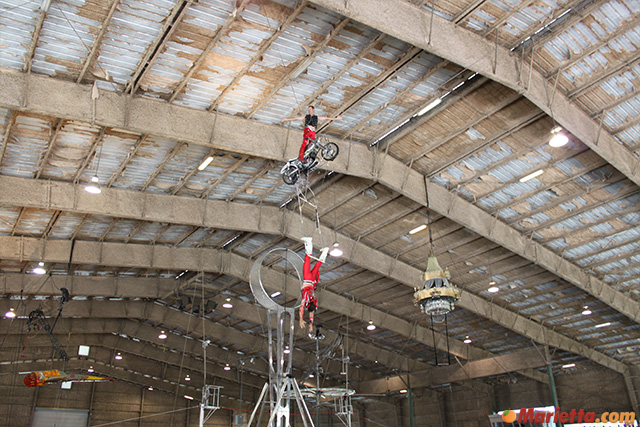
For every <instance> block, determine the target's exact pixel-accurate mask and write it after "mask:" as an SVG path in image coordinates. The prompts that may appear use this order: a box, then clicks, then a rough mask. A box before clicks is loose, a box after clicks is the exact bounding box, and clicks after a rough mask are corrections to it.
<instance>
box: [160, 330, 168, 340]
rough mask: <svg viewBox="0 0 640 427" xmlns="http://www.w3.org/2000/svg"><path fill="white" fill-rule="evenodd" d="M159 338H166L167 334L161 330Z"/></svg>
mask: <svg viewBox="0 0 640 427" xmlns="http://www.w3.org/2000/svg"><path fill="white" fill-rule="evenodd" d="M158 338H159V339H161V340H166V339H167V334H165V333H164V331H160V335H158Z"/></svg>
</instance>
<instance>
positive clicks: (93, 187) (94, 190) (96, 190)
mask: <svg viewBox="0 0 640 427" xmlns="http://www.w3.org/2000/svg"><path fill="white" fill-rule="evenodd" d="M91 182H92V183H91V184H88V185H86V186H85V187H84V191H86V192H87V193H91V194H100V193H102V190H101V189H100V187H99V186H98V182H99V179H98V175H94V176H92V177H91Z"/></svg>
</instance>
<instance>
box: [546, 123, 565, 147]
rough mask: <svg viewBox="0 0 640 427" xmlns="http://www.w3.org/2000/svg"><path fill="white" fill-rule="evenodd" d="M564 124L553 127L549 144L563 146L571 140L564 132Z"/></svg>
mask: <svg viewBox="0 0 640 427" xmlns="http://www.w3.org/2000/svg"><path fill="white" fill-rule="evenodd" d="M562 130H563V129H562V126H556V127H554V128H553V129H551V135H553V136H552V137H551V139H550V140H549V145H550V146H552V147H562V146H563V145H565V144H566V143H567V142H569V138H567V135H565V134H564V133H563V132H562Z"/></svg>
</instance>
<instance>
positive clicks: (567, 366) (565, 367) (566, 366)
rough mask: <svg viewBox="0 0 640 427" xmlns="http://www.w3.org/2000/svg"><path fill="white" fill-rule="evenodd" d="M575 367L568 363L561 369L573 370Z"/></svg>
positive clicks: (573, 364)
mask: <svg viewBox="0 0 640 427" xmlns="http://www.w3.org/2000/svg"><path fill="white" fill-rule="evenodd" d="M575 366H576V364H575V363H569V364H568V365H562V369H569V368H574V367H575Z"/></svg>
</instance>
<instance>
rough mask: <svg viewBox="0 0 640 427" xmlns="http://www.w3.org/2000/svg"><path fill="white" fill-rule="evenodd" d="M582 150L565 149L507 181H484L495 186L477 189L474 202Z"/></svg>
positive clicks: (555, 184) (559, 182) (580, 148)
mask: <svg viewBox="0 0 640 427" xmlns="http://www.w3.org/2000/svg"><path fill="white" fill-rule="evenodd" d="M582 152H584V149H583V148H582V147H577V149H576V150H575V151H570V150H569V149H567V150H565V151H564V152H562V154H561V155H560V156H558V157H557V158H555V159H551V160H547V161H545V162H543V163H538V164H532V165H529V166H530V168H529V169H527V170H521V171H519V172H518V173H519V175H516V176H515V177H513V178H511V179H510V180H508V181H504V182H496V183H491V182H486V183H485V184H489V185H490V184H495V185H496V186H495V187H493V188H491V189H487V190H485V191H483V192H479V191H478V193H477V194H474V195H473V198H474V202H476V201H477V200H481V199H483V198H485V197H487V196H490V195H491V194H492V193H494V192H496V191H500V190H503V189H505V188H507V187H508V186H509V185H512V184H515V183H517V182H521V181H520V180H521V179H522V178H524V177H526V176H527V175H529V174H531V173H532V172H535V171H539V170H543V171H544V170H547V169H550V168H553V167H555V166H557V165H558V164H560V163H562V162H564V161H565V160H567V159H571V158H573V157H575V155H577V154H580V153H582ZM531 166H532V167H531ZM493 169H494V170H495V168H493ZM619 176H620V179H626V178H625V177H624V175H622V174H619ZM572 180H573V178H565V179H563V180H562V181H557V182H554V183H553V185H552V187H556V186H558V185H560V184H562V183H563V182H569V181H572ZM542 181H544V180H542ZM469 184H470V185H472V184H473V183H469ZM543 188H544V187H543ZM537 190H538V191H540V188H538V189H537ZM584 191H585V192H588V191H589V189H585V190H584ZM525 194H526V196H525ZM520 197H522V198H524V199H527V198H529V197H531V192H529V193H523V194H521V195H520V196H518V198H520ZM512 201H513V200H510V201H509V202H507V203H511V202H512ZM550 203H553V202H550ZM548 207H550V205H545V206H544V208H545V209H546V208H548ZM491 213H492V214H494V213H495V209H493V210H492V211H491Z"/></svg>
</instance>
